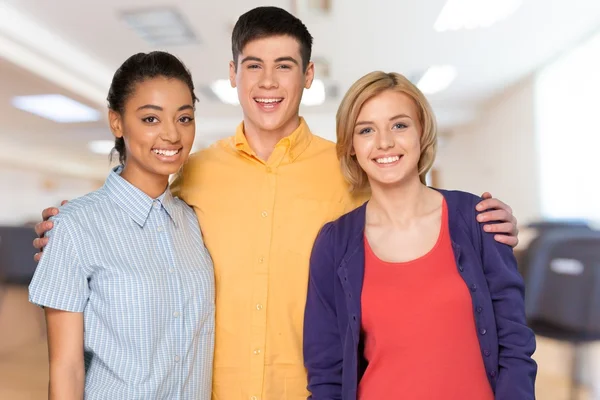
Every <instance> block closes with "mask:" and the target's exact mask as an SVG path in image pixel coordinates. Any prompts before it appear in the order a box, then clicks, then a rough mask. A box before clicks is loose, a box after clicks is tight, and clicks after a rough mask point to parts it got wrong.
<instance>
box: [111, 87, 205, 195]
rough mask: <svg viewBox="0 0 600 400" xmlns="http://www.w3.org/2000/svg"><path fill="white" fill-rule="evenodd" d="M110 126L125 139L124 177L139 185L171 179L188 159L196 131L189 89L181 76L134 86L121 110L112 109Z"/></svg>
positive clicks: (116, 134)
mask: <svg viewBox="0 0 600 400" xmlns="http://www.w3.org/2000/svg"><path fill="white" fill-rule="evenodd" d="M109 119H110V126H111V129H112V131H113V134H114V135H115V136H116V137H122V138H123V139H124V141H125V151H126V154H127V159H126V162H125V166H124V169H123V172H122V173H121V176H122V177H123V178H125V179H127V180H128V181H130V182H131V183H132V184H134V185H135V186H137V187H140V188H141V187H143V186H145V182H148V181H157V180H158V181H160V182H163V181H164V182H168V178H169V176H170V175H171V174H174V173H176V172H177V171H178V170H179V168H180V167H181V165H182V164H183V163H184V162H185V160H186V159H187V157H188V155H189V153H190V150H191V148H192V144H193V142H194V136H195V132H196V126H195V122H194V103H193V98H192V93H191V91H190V88H189V87H188V86H187V85H186V84H185V83H184V82H182V81H180V80H179V79H168V78H165V77H157V78H153V79H147V80H144V81H142V82H140V83H137V84H136V85H135V89H134V90H133V93H132V94H131V95H130V96H129V97H128V98H127V101H126V102H125V107H124V110H123V112H122V113H118V112H116V111H114V110H110V111H109Z"/></svg>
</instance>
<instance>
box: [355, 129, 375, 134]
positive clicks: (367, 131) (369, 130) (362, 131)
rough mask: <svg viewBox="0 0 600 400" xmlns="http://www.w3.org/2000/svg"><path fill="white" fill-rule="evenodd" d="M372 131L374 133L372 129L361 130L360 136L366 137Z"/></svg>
mask: <svg viewBox="0 0 600 400" xmlns="http://www.w3.org/2000/svg"><path fill="white" fill-rule="evenodd" d="M371 131H372V129H371V128H364V129H361V130H360V131H359V132H358V134H359V135H364V134H365V133H371Z"/></svg>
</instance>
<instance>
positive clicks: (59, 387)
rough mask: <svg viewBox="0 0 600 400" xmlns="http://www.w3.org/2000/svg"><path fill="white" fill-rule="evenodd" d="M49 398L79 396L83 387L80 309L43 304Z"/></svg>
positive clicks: (77, 398) (68, 399)
mask: <svg viewBox="0 0 600 400" xmlns="http://www.w3.org/2000/svg"><path fill="white" fill-rule="evenodd" d="M45 313H46V325H47V327H48V358H49V361H50V384H49V386H48V399H49V400H82V399H83V391H84V387H85V368H84V362H83V313H81V312H69V311H62V310H55V309H53V308H46V309H45Z"/></svg>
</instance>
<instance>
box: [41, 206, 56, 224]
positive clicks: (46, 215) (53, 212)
mask: <svg viewBox="0 0 600 400" xmlns="http://www.w3.org/2000/svg"><path fill="white" fill-rule="evenodd" d="M56 214H58V208H56V207H48V208H46V209H45V210H44V211H42V219H43V220H44V221H47V220H48V218H50V217H52V216H54V215H56Z"/></svg>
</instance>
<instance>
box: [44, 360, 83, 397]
mask: <svg viewBox="0 0 600 400" xmlns="http://www.w3.org/2000/svg"><path fill="white" fill-rule="evenodd" d="M84 386H85V370H84V366H83V363H81V364H75V363H70V364H67V363H63V362H58V361H57V362H50V384H49V387H48V399H49V400H82V399H83V389H84Z"/></svg>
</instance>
